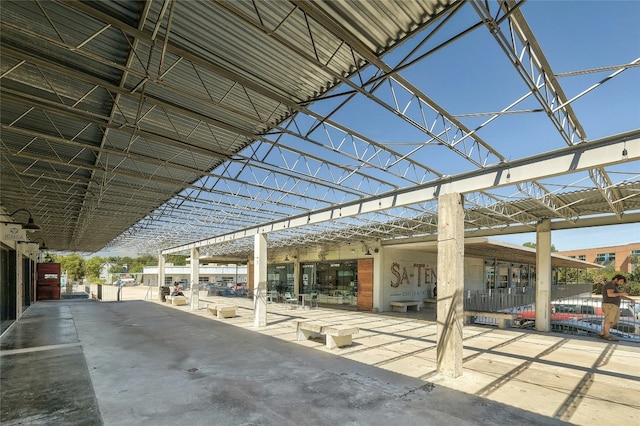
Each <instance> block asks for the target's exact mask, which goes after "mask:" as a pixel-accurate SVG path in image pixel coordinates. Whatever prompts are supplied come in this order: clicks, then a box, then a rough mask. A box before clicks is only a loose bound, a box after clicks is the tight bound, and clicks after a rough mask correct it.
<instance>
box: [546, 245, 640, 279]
mask: <svg viewBox="0 0 640 426" xmlns="http://www.w3.org/2000/svg"><path fill="white" fill-rule="evenodd" d="M557 254H560V255H562V256H567V257H571V258H574V259H578V260H584V261H586V262H591V263H597V264H600V265H603V266H608V265H613V266H614V267H615V269H616V270H617V271H622V272H627V273H631V272H633V271H634V270H635V268H637V267H640V263H639V262H640V243H630V244H626V245H622V246H609V247H599V248H589V249H579V250H569V251H559V252H557Z"/></svg>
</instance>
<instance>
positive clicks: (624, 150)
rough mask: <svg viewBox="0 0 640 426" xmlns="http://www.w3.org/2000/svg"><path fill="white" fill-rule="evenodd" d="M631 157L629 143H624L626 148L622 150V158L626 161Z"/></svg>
mask: <svg viewBox="0 0 640 426" xmlns="http://www.w3.org/2000/svg"><path fill="white" fill-rule="evenodd" d="M628 157H629V152H628V151H627V143H626V142H625V143H624V147H623V148H622V158H624V159H625V160H626V159H627V158H628Z"/></svg>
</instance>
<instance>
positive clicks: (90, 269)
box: [84, 256, 106, 280]
mask: <svg viewBox="0 0 640 426" xmlns="http://www.w3.org/2000/svg"><path fill="white" fill-rule="evenodd" d="M105 261H106V259H105V258H104V257H100V256H94V257H91V258H89V259H87V260H85V262H84V269H85V273H86V275H87V277H88V278H90V279H91V280H97V279H98V277H100V267H101V266H102V264H103V263H104V262H105Z"/></svg>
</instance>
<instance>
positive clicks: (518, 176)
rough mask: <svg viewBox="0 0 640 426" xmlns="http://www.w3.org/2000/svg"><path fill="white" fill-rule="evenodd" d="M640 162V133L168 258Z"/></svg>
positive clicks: (272, 226) (227, 237)
mask: <svg viewBox="0 0 640 426" xmlns="http://www.w3.org/2000/svg"><path fill="white" fill-rule="evenodd" d="M625 148H626V151H627V157H626V158H623V156H622V151H623V149H625ZM637 160H640V129H636V130H633V131H631V132H626V133H622V134H619V135H614V136H610V137H607V138H603V139H599V140H597V141H592V142H585V143H580V144H577V145H573V146H570V147H567V148H563V149H560V150H556V151H551V152H547V153H543V154H538V155H535V156H532V157H527V158H523V159H520V160H515V161H511V162H509V163H504V164H499V165H496V166H493V167H489V168H486V169H484V170H475V171H472V172H468V173H463V174H460V175H456V176H452V177H449V178H442V179H437V180H435V181H431V182H427V183H425V184H424V185H419V186H416V187H412V188H408V189H405V190H398V191H393V192H391V193H385V194H381V195H380V196H376V197H369V198H366V199H363V200H359V201H357V202H350V203H345V204H341V205H337V206H333V207H331V208H327V209H323V210H318V211H314V212H309V213H308V214H305V215H298V216H293V217H291V218H288V219H286V220H280V221H275V222H269V223H265V224H262V225H258V226H255V227H251V228H246V229H243V230H239V231H236V232H231V233H228V234H224V235H220V236H217V237H212V238H207V239H204V240H200V241H197V242H193V243H189V244H184V245H181V246H177V247H173V248H170V249H166V250H164V251H163V253H164V254H171V253H177V252H182V251H184V250H187V249H191V248H192V247H203V246H207V245H212V244H218V243H222V242H228V241H233V240H237V239H241V238H247V237H252V236H255V235H257V234H260V233H269V232H272V231H276V230H282V229H285V228H294V227H299V226H306V225H310V224H316V223H322V222H325V221H328V220H331V219H333V218H337V217H342V218H344V217H351V216H356V215H363V214H367V213H376V212H379V211H384V210H386V209H389V208H396V207H401V206H407V205H411V204H416V203H423V202H427V201H430V200H434V199H436V198H438V197H439V196H440V195H443V194H451V193H460V194H467V193H470V192H474V191H483V190H487V189H490V188H497V187H501V186H507V185H514V184H518V183H522V182H527V181H532V180H538V179H545V178H550V177H553V176H559V175H563V174H568V173H575V172H579V171H585V170H589V169H594V168H597V167H605V166H610V165H614V164H620V163H624V162H632V161H637ZM507 174H509V177H507Z"/></svg>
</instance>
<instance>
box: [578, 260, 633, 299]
mask: <svg viewBox="0 0 640 426" xmlns="http://www.w3.org/2000/svg"><path fill="white" fill-rule="evenodd" d="M618 274H620V275H622V276H624V277H625V278H626V279H627V282H626V283H625V284H624V286H622V290H623V291H626V292H627V293H629V296H640V280H638V278H639V277H638V276H636V275H635V274H629V273H626V272H623V271H616V270H615V268H614V266H613V265H607V266H606V267H604V268H601V269H594V270H590V271H589V274H588V276H587V280H589V281H592V282H593V293H594V294H602V287H604V285H605V283H607V282H609V281H611V279H612V278H613V277H615V276H616V275H618Z"/></svg>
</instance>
